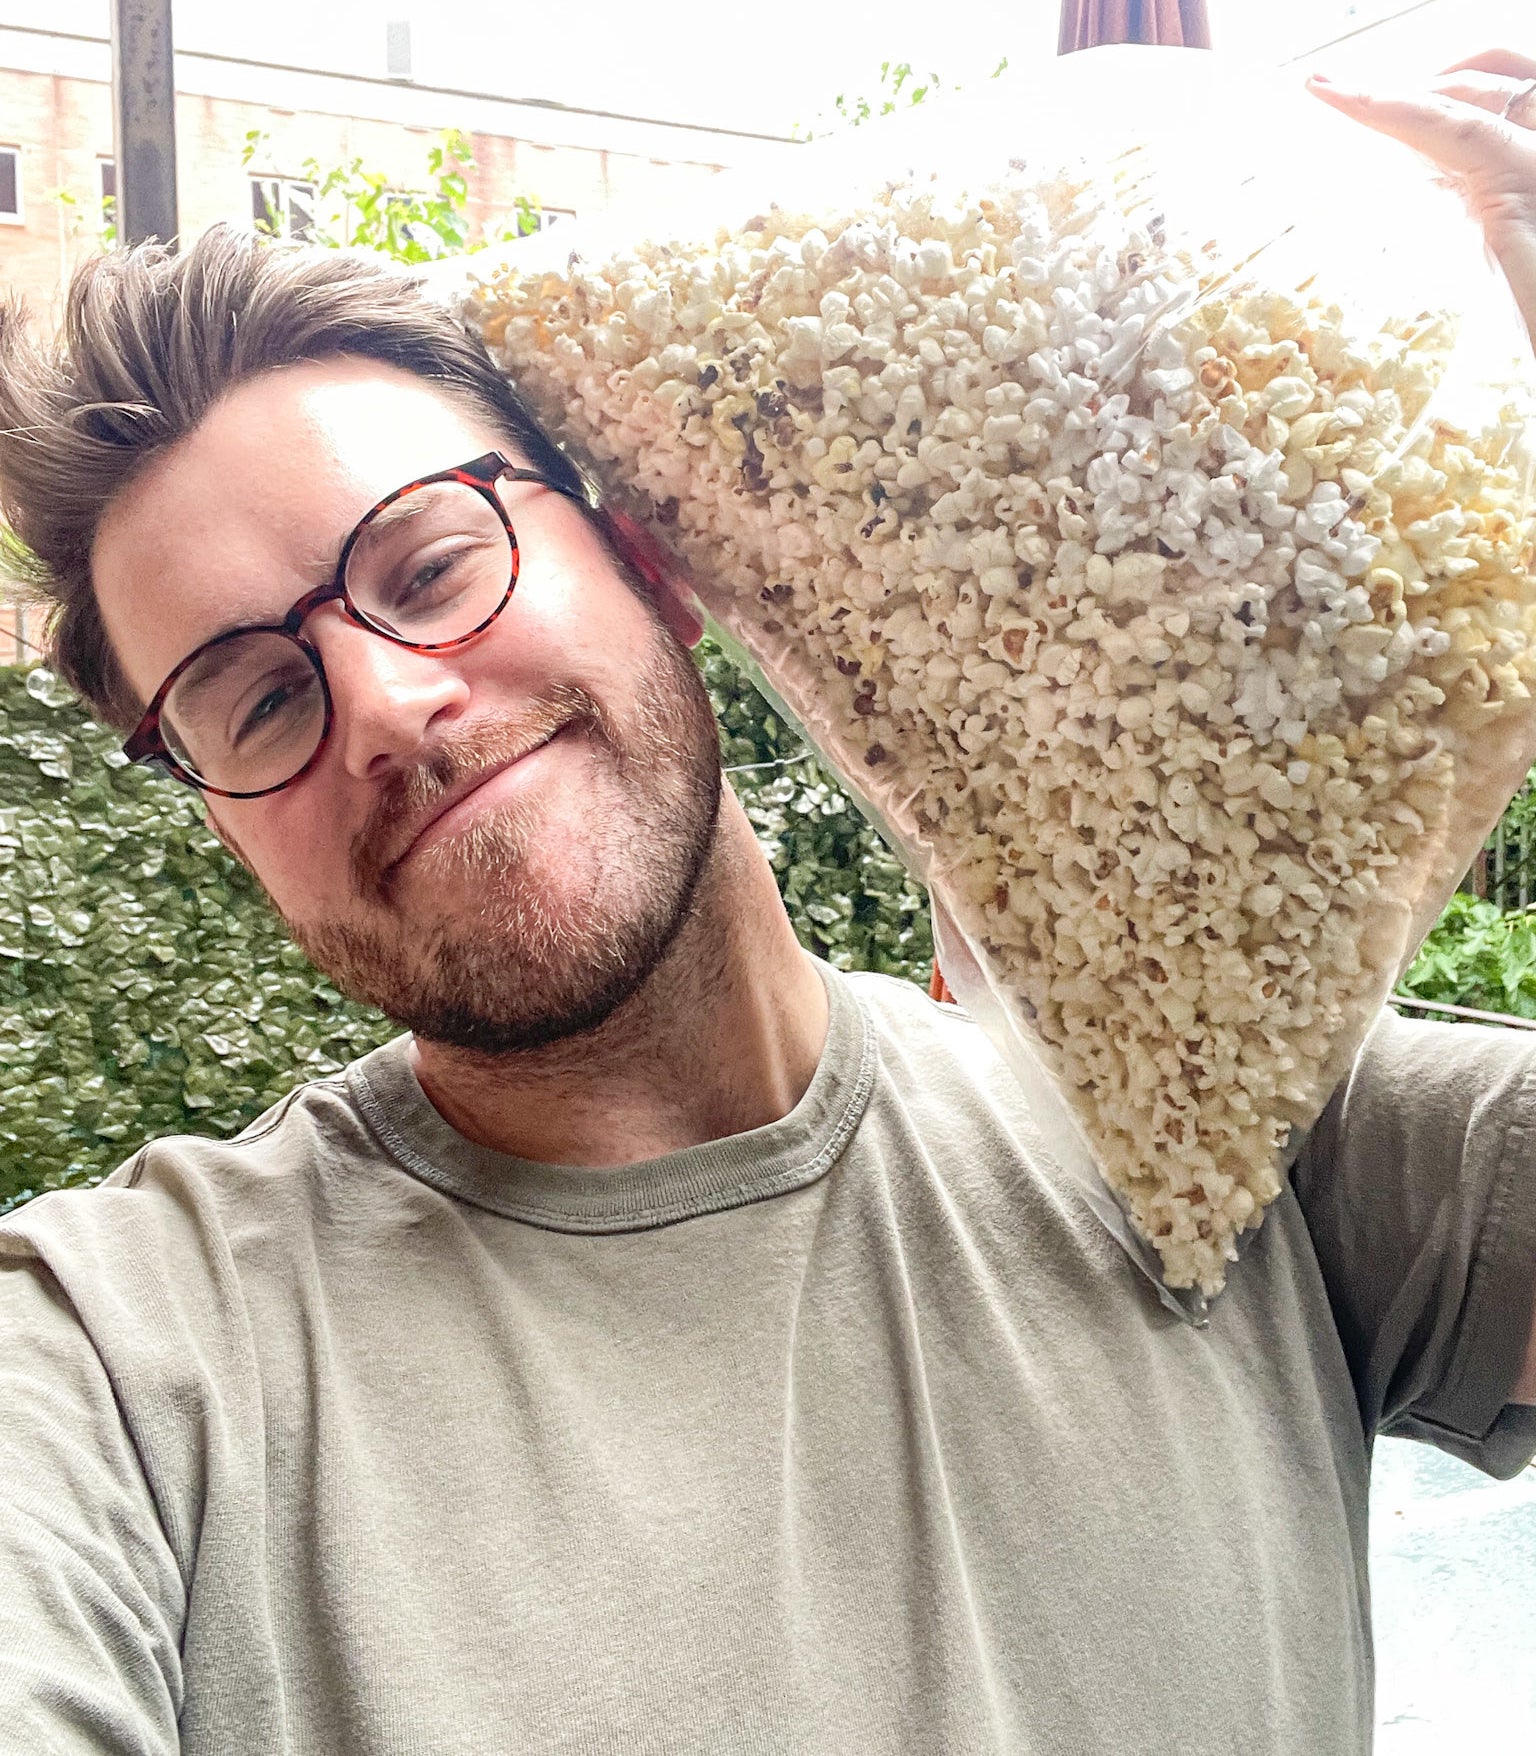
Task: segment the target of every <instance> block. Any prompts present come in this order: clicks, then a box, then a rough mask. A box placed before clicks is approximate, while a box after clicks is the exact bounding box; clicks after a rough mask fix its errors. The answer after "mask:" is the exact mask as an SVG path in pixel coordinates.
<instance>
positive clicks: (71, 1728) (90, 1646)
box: [0, 1235, 185, 1756]
mask: <svg viewBox="0 0 1536 1756" xmlns="http://www.w3.org/2000/svg"><path fill="white" fill-rule="evenodd" d="M184 1604H185V1593H184V1590H183V1584H182V1580H181V1576H180V1573H179V1570H178V1568H177V1565H176V1561H175V1558H174V1555H173V1553H172V1551H171V1547H170V1545H169V1543H168V1542H167V1540H166V1537H165V1533H164V1531H163V1529H162V1526H161V1522H160V1519H159V1517H158V1515H157V1512H156V1507H155V1503H154V1498H153V1495H152V1493H151V1491H150V1487H149V1484H148V1482H147V1480H146V1478H145V1474H144V1471H143V1468H142V1467H141V1464H140V1460H139V1457H138V1454H137V1452H136V1450H135V1447H134V1445H133V1442H132V1438H131V1436H130V1434H129V1433H128V1431H127V1430H126V1428H125V1426H124V1423H123V1420H122V1416H121V1414H120V1412H119V1408H118V1404H117V1400H116V1397H115V1396H114V1393H113V1387H112V1384H111V1382H110V1380H109V1377H108V1374H107V1371H106V1369H105V1368H104V1366H103V1364H102V1361H101V1359H100V1357H99V1356H98V1354H97V1352H96V1349H95V1347H94V1346H93V1345H92V1343H91V1340H90V1338H89V1336H88V1335H87V1333H86V1331H85V1328H84V1327H83V1325H82V1324H81V1322H80V1320H79V1317H78V1316H77V1314H76V1312H75V1310H74V1308H73V1307H72V1305H71V1304H70V1302H69V1300H68V1298H67V1297H66V1295H65V1293H64V1291H63V1289H62V1288H61V1287H60V1285H59V1283H58V1281H57V1280H55V1279H54V1277H53V1275H52V1274H51V1273H50V1272H49V1270H48V1268H47V1267H46V1266H45V1265H44V1264H43V1263H42V1262H41V1261H39V1259H38V1258H37V1257H36V1256H35V1255H33V1254H31V1253H30V1251H28V1250H27V1248H26V1247H25V1245H24V1243H23V1242H22V1241H21V1240H19V1239H17V1238H16V1237H15V1236H14V1235H10V1236H7V1237H5V1238H3V1239H0V1726H3V1727H4V1728H5V1730H4V1736H3V1739H0V1742H3V1743H4V1745H5V1747H6V1748H7V1749H14V1750H36V1751H47V1752H50V1753H55V1752H57V1753H59V1756H63V1753H65V1752H68V1753H69V1756H76V1753H83V1752H91V1753H92V1756H107V1753H108V1752H110V1753H111V1756H168V1753H170V1752H174V1751H176V1750H178V1749H179V1748H180V1738H179V1735H178V1731H177V1719H178V1714H179V1710H180V1705H181V1660H180V1652H179V1644H178V1640H179V1636H178V1630H179V1629H180V1626H181V1622H182V1616H183V1610H184Z"/></svg>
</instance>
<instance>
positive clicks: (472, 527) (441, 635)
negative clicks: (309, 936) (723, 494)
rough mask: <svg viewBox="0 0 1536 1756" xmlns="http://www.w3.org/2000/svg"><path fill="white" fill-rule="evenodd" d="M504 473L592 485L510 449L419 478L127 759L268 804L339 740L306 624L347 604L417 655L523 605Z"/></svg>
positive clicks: (192, 665) (226, 643)
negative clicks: (517, 601) (508, 453)
mask: <svg viewBox="0 0 1536 1756" xmlns="http://www.w3.org/2000/svg"><path fill="white" fill-rule="evenodd" d="M499 481H511V482H536V483H538V484H539V486H541V487H544V488H549V489H551V490H553V492H555V493H557V494H564V495H566V496H567V498H569V499H572V500H576V501H578V502H579V503H580V504H582V505H586V503H587V502H586V499H585V497H584V496H583V495H582V494H581V493H580V491H579V490H577V489H575V488H572V487H569V486H567V485H565V484H564V483H561V482H556V481H553V480H551V479H550V477H548V476H546V475H543V474H541V473H540V472H539V471H538V470H531V469H521V468H518V467H517V466H515V465H514V464H512V463H511V462H509V461H508V459H506V458H505V457H503V456H502V455H501V453H500V452H499V451H490V452H487V453H486V455H485V456H484V457H477V458H475V459H474V460H473V461H472V462H470V463H464V464H460V465H458V466H457V467H456V468H454V469H446V470H441V471H439V472H438V474H436V475H433V476H424V477H422V479H421V480H420V481H415V482H408V483H407V484H406V485H405V486H404V487H403V488H397V489H396V490H395V492H394V493H393V494H388V495H386V496H385V497H384V499H382V500H381V501H380V502H379V503H378V505H377V506H375V507H374V508H373V509H372V511H370V512H369V513H368V514H367V515H366V516H365V517H363V518H362V519H360V520H359V521H358V523H357V525H356V526H355V527H354V529H353V531H352V533H351V535H350V536H349V537H348V538H347V540H346V542H345V543H344V544H343V545H342V550H341V558H340V560H339V561H338V563H337V566H336V573H335V576H334V577H333V578H332V579H331V581H330V582H329V584H327V585H322V586H319V587H317V589H316V590H314V591H311V592H307V593H306V594H305V595H304V596H303V597H301V598H300V599H299V601H298V602H297V603H296V604H295V605H294V606H293V608H292V609H291V610H289V612H288V614H287V615H286V616H285V617H284V618H283V619H282V621H281V622H273V623H263V624H260V625H256V626H247V627H242V628H231V629H229V630H228V631H227V632H226V633H223V634H218V635H215V636H214V638H213V639H212V640H208V641H205V642H204V643H203V644H202V645H201V646H199V647H198V648H197V649H196V650H195V651H193V652H190V653H188V654H187V656H186V657H185V658H184V659H183V660H182V661H181V663H180V664H179V665H177V666H176V668H175V670H173V671H172V672H171V674H170V675H169V676H168V677H167V678H166V679H165V681H164V682H163V683H162V684H161V685H160V687H159V688H158V689H157V690H156V691H155V695H154V699H153V700H152V701H151V702H150V704H149V708H148V711H147V712H146V713H145V715H144V717H143V719H142V720H140V722H139V724H138V726H137V728H136V729H135V731H134V733H133V736H132V737H131V738H129V740H128V742H127V743H126V744H125V745H124V746H123V753H124V755H126V756H127V757H128V758H129V760H130V761H133V762H154V763H158V764H159V765H160V766H161V767H163V768H164V769H166V770H167V771H168V772H169V773H170V774H172V775H174V776H175V777H176V779H177V780H181V781H185V782H186V784H187V785H188V786H194V787H197V788H199V789H200V790H201V791H202V792H205V793H217V794H218V795H219V796H220V797H221V798H225V799H259V798H261V797H262V796H263V795H264V794H266V793H275V792H278V791H280V790H281V789H282V788H283V787H286V786H292V784H293V783H294V782H295V781H296V780H300V779H302V778H303V777H304V775H306V774H308V772H309V771H310V769H312V768H313V767H314V765H315V763H316V762H318V761H319V759H320V752H321V751H322V750H323V749H324V748H325V741H326V739H327V737H328V736H329V735H330V730H331V721H332V718H333V709H332V705H331V691H330V686H329V684H328V683H327V682H326V676H325V666H324V665H323V664H322V663H321V659H320V654H319V651H318V650H317V649H316V647H315V646H314V645H313V644H311V642H310V641H308V640H306V639H305V638H304V635H303V633H302V629H303V625H304V623H305V621H306V619H307V618H308V617H309V616H311V615H312V614H313V613H314V612H315V611H316V610H318V609H319V608H320V606H321V605H322V604H328V603H330V602H331V601H332V600H333V599H340V601H341V604H342V607H343V609H344V610H345V611H346V613H347V615H349V616H350V617H351V618H352V620H353V621H354V622H356V623H358V624H359V625H360V626H361V627H363V628H366V629H368V630H369V632H370V633H373V634H377V635H379V636H380V637H381V638H382V639H384V640H392V641H394V642H396V643H397V644H398V645H400V646H408V647H410V648H411V650H412V651H413V652H452V651H453V650H454V648H455V647H459V646H463V645H464V644H465V642H467V641H470V640H473V639H474V637H475V636H476V635H477V634H480V633H483V632H484V630H485V629H487V628H489V627H490V625H491V623H492V622H494V621H495V620H496V618H497V617H498V616H499V615H500V614H501V612H502V611H503V610H504V609H505V608H506V607H507V605H508V603H509V602H510V601H511V598H512V592H513V589H514V587H515V586H516V585H517V576H518V569H519V565H520V550H519V548H518V541H517V533H516V532H515V531H514V530H513V528H512V520H511V519H510V518H509V517H508V515H507V510H506V507H505V506H504V505H503V504H502V501H501V496H500V495H499V494H498V493H497V492H496V484H497V483H498V482H499Z"/></svg>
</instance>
